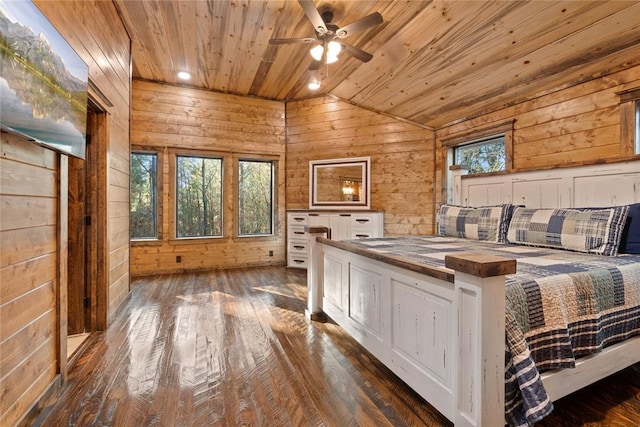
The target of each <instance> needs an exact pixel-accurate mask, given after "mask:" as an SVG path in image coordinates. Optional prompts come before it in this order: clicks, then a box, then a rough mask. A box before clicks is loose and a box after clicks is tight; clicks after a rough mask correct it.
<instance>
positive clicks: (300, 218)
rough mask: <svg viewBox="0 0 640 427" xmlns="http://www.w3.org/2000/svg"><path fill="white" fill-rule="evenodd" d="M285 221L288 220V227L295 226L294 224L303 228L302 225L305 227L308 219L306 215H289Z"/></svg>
mask: <svg viewBox="0 0 640 427" xmlns="http://www.w3.org/2000/svg"><path fill="white" fill-rule="evenodd" d="M287 219H288V220H289V226H292V225H296V224H299V225H302V226H304V225H307V224H308V222H309V218H308V216H307V214H306V213H303V214H293V213H289V215H288V218H287Z"/></svg>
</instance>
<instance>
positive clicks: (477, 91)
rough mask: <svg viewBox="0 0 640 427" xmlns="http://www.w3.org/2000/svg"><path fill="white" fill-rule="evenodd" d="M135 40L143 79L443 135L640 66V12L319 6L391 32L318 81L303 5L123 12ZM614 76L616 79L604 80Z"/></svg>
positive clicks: (170, 5) (140, 5)
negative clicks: (365, 57)
mask: <svg viewBox="0 0 640 427" xmlns="http://www.w3.org/2000/svg"><path fill="white" fill-rule="evenodd" d="M114 1H115V3H116V5H117V7H118V9H119V11H120V13H121V16H122V18H123V21H124V23H125V25H126V27H127V29H128V31H129V32H130V34H131V37H132V44H133V46H132V50H133V75H134V78H140V79H146V80H151V81H156V82H167V83H172V84H184V82H182V81H180V80H179V79H178V78H177V76H176V75H177V72H178V71H188V72H189V73H191V74H192V78H191V80H190V81H189V85H192V86H196V87H202V88H207V89H211V90H216V91H220V92H226V93H234V94H240V95H249V96H257V97H263V98H268V99H276V100H282V101H289V100H296V99H303V98H307V97H312V96H318V94H320V95H326V94H330V95H334V96H336V97H338V98H340V99H343V100H346V101H349V102H352V103H354V104H356V105H360V106H362V107H365V108H368V109H372V110H375V111H380V112H384V113H388V114H391V115H393V116H397V117H401V118H404V119H407V120H410V121H412V122H415V123H419V124H421V125H425V126H430V127H433V128H439V127H441V126H443V125H446V124H449V123H452V122H455V121H457V120H460V119H463V118H468V117H472V116H474V115H477V114H480V113H485V112H488V111H491V110H494V109H497V108H501V107H503V106H506V105H510V104H513V103H515V102H518V101H522V100H525V99H531V98H532V97H535V96H538V95H541V94H543V93H549V92H551V91H553V90H557V89H560V88H562V87H567V86H570V85H572V84H576V83H579V82H583V81H587V80H590V79H592V78H595V77H599V76H601V75H602V74H604V73H608V72H614V71H618V70H620V69H624V68H628V67H631V66H634V65H637V64H638V63H640V55H639V54H638V52H639V43H640V2H639V1H598V0H596V1H495V2H488V1H450V0H444V1H442V0H440V1H438V0H433V1H415V0H409V1H406V0H376V1H364V0H363V1H353V0H316V1H315V4H316V6H317V7H318V8H330V9H332V10H333V11H334V14H335V16H334V19H333V22H334V23H335V24H336V25H338V26H344V25H346V24H349V23H351V22H354V21H356V20H358V19H360V18H362V17H364V16H366V15H368V14H370V13H373V12H379V13H381V14H382V16H383V18H384V22H383V23H382V24H380V25H379V26H377V27H375V28H372V29H368V30H366V31H363V32H360V33H357V34H353V35H351V36H350V37H348V38H347V39H344V41H346V42H348V43H350V44H352V45H354V46H357V47H359V48H361V49H363V50H365V51H368V52H370V53H372V54H373V55H374V57H373V59H372V60H371V61H369V62H368V63H362V62H360V61H358V60H357V59H354V58H351V57H349V56H347V55H346V54H344V53H342V54H341V55H340V59H339V61H338V62H337V63H335V64H331V65H328V66H323V67H322V68H321V70H320V71H321V73H322V76H321V77H322V86H321V88H320V89H319V90H317V91H312V90H310V89H308V88H307V83H308V81H309V80H310V79H311V78H312V77H313V75H312V73H313V72H312V71H310V70H308V67H309V65H310V64H311V62H312V58H311V56H310V55H309V53H308V50H309V47H310V46H309V45H307V44H300V45H271V44H269V42H268V41H269V39H270V38H289V37H314V30H313V26H312V24H311V23H310V22H309V20H308V19H307V17H306V16H305V14H304V12H303V10H302V8H301V7H300V5H299V4H298V2H297V1H294V0H258V1H256V0H232V1H226V0H216V1H212V0H209V1H193V0H166V1H129V0H114ZM603 64H604V67H606V69H604V70H603Z"/></svg>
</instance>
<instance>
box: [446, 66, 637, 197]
mask: <svg viewBox="0 0 640 427" xmlns="http://www.w3.org/2000/svg"><path fill="white" fill-rule="evenodd" d="M605 65H606V64H603V67H604V66H605ZM638 87H640V66H635V67H632V68H629V69H626V70H623V71H619V72H616V73H613V74H608V75H603V76H602V77H600V78H598V79H594V80H590V81H588V82H586V83H582V84H579V85H576V86H571V87H568V88H564V89H561V90H557V91H554V92H551V93H547V94H545V95H543V96H540V97H537V98H534V99H531V100H529V101H527V102H522V103H518V104H514V105H512V106H509V107H507V108H503V109H500V110H497V111H494V112H491V113H488V114H484V115H481V116H478V117H474V118H471V119H468V120H462V121H459V122H458V123H455V124H453V125H450V126H445V127H443V128H441V129H438V130H437V131H436V146H437V150H438V156H437V159H438V164H437V173H436V176H437V183H436V185H437V188H439V189H441V190H443V191H444V183H443V181H444V179H445V178H444V177H445V173H446V168H447V165H446V152H447V149H446V148H445V147H443V146H442V140H443V139H444V140H446V139H450V138H455V137H456V136H457V135H464V134H466V133H473V132H474V131H475V130H481V129H482V128H486V127H487V126H491V125H492V124H495V123H501V122H504V121H506V120H515V122H514V128H513V171H514V172H516V171H518V172H519V171H528V170H539V169H552V168H559V167H569V166H580V165H586V164H593V163H598V162H616V161H624V160H629V159H633V158H638V156H633V155H632V154H628V153H630V152H632V148H630V147H626V146H625V143H624V142H621V137H620V129H621V109H620V97H619V96H618V95H616V93H617V92H621V91H625V90H629V89H633V88H638ZM443 191H440V192H439V193H438V202H441V201H443V200H446V199H445V196H444V192H443Z"/></svg>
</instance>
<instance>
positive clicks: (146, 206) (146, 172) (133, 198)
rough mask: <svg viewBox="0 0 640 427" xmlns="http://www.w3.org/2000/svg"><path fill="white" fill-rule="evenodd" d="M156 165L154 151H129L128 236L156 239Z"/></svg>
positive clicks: (156, 157) (156, 160) (156, 158)
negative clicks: (129, 213) (129, 212)
mask: <svg viewBox="0 0 640 427" xmlns="http://www.w3.org/2000/svg"><path fill="white" fill-rule="evenodd" d="M157 165H158V156H157V154H155V153H131V171H130V173H131V176H130V178H129V179H130V185H131V190H130V193H129V198H130V210H131V215H130V217H129V221H130V230H131V231H130V233H131V234H130V236H131V239H156V238H157V237H158V234H157V232H158V227H157V209H158V208H157V206H158V204H157V193H158V189H157V185H156V183H157V177H158V173H157Z"/></svg>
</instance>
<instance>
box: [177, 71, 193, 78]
mask: <svg viewBox="0 0 640 427" xmlns="http://www.w3.org/2000/svg"><path fill="white" fill-rule="evenodd" d="M178 78H179V79H182V80H189V79H190V78H191V74H189V73H187V72H186V71H180V72H179V73H178Z"/></svg>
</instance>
